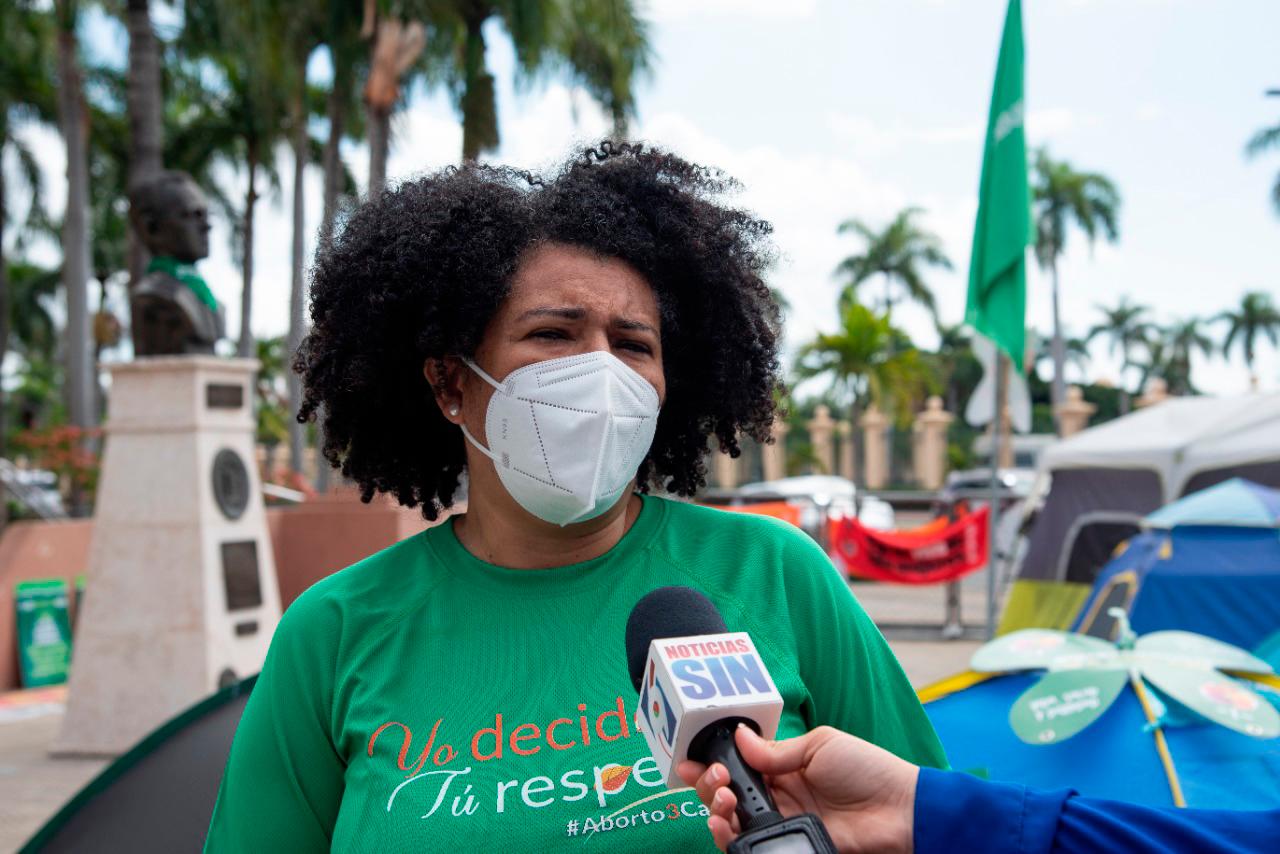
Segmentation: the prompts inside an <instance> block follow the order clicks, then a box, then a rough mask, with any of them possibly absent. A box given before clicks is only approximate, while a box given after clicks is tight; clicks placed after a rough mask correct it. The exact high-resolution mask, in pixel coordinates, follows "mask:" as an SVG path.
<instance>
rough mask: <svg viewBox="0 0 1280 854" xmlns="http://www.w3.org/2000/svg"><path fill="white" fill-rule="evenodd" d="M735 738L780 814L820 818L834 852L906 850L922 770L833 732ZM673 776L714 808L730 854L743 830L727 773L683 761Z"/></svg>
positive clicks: (716, 834) (744, 730)
mask: <svg viewBox="0 0 1280 854" xmlns="http://www.w3.org/2000/svg"><path fill="white" fill-rule="evenodd" d="M735 740H736V743H737V746H738V748H739V750H740V751H741V753H742V757H743V759H745V760H746V761H747V762H748V763H750V765H751V767H753V768H755V769H757V770H758V771H760V772H762V773H763V774H764V775H765V779H766V780H767V781H768V784H769V788H770V790H771V791H772V793H773V796H774V799H775V801H776V803H777V805H778V809H779V811H780V812H781V813H782V815H784V816H791V815H797V814H800V813H806V812H808V813H814V814H815V815H818V816H821V817H822V820H823V821H824V822H825V824H826V828H827V830H828V831H829V832H830V834H831V838H832V840H833V841H834V843H835V846H836V849H837V850H839V851H843V852H872V851H876V852H910V851H911V849H912V824H913V821H914V818H915V809H914V807H915V792H916V778H917V776H918V775H919V771H920V769H919V768H917V767H916V766H914V765H912V764H911V763H910V762H907V761H905V760H902V759H899V758H898V757H896V756H894V755H893V754H892V753H890V752H889V751H887V750H882V749H881V748H879V747H876V746H875V745H874V744H870V743H868V742H865V741H863V740H862V739H859V738H854V737H853V736H850V735H847V734H845V733H842V732H840V731H839V730H836V729H832V728H831V727H819V728H818V729H815V730H813V731H812V732H808V733H805V734H804V735H802V736H799V737H798V738H792V739H788V740H786V741H779V742H769V741H765V740H764V739H763V738H761V737H760V736H759V735H757V734H756V733H755V731H754V730H752V729H750V728H749V727H740V728H739V729H738V731H737V733H736V739H735ZM678 771H679V774H680V778H681V779H682V780H683V781H684V782H685V783H686V784H687V785H690V786H693V787H694V789H695V790H697V792H698V797H699V798H700V799H701V800H702V802H703V803H704V804H706V805H707V808H708V809H710V810H711V818H710V819H709V821H708V825H709V826H710V828H711V835H712V837H713V838H714V839H715V842H716V845H717V846H718V847H719V848H720V849H721V850H722V851H723V850H729V846H730V845H731V844H732V843H733V841H734V839H735V838H736V837H737V836H738V834H740V833H741V832H742V825H741V822H740V821H739V820H738V817H737V816H736V815H735V814H734V812H735V808H736V806H737V796H736V795H735V793H734V792H733V791H732V789H731V788H729V786H728V776H729V775H728V773H727V771H726V769H724V768H721V767H717V766H715V765H712V766H711V767H709V768H708V767H706V766H705V765H702V764H700V763H697V762H693V761H685V762H682V763H681V764H680V766H679V769H678Z"/></svg>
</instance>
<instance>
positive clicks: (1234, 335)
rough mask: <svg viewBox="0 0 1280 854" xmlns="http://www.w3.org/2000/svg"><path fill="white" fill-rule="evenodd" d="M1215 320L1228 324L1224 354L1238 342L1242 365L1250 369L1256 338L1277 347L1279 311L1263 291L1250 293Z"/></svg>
mask: <svg viewBox="0 0 1280 854" xmlns="http://www.w3.org/2000/svg"><path fill="white" fill-rule="evenodd" d="M1214 320H1215V321H1221V322H1223V323H1226V324H1227V334H1226V337H1225V338H1223V339H1222V353H1223V355H1229V354H1230V352H1231V349H1232V347H1234V346H1235V344H1236V342H1239V344H1240V349H1241V351H1243V354H1244V363H1245V365H1247V366H1248V367H1249V369H1250V370H1253V360H1254V357H1255V356H1256V355H1257V344H1258V339H1259V338H1262V337H1265V338H1266V339H1267V340H1268V341H1270V342H1271V346H1272V347H1275V346H1277V345H1280V308H1277V307H1276V304H1275V302H1274V301H1273V300H1272V298H1271V294H1269V293H1267V292H1266V291H1250V292H1249V293H1247V294H1245V295H1244V296H1243V297H1241V298H1240V305H1239V307H1238V308H1235V309H1229V310H1227V311H1224V312H1222V313H1221V314H1219V315H1217V316H1216V317H1215V318H1214Z"/></svg>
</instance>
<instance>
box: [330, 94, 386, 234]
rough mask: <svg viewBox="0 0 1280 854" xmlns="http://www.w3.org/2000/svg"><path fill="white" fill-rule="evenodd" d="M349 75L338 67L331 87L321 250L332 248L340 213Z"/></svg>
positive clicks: (371, 155)
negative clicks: (334, 228)
mask: <svg viewBox="0 0 1280 854" xmlns="http://www.w3.org/2000/svg"><path fill="white" fill-rule="evenodd" d="M349 75H350V71H349V70H348V71H347V73H346V74H343V73H342V72H341V71H338V70H336V69H335V71H334V76H333V86H332V88H331V89H330V90H329V103H328V114H329V138H328V139H327V140H325V144H324V160H323V162H322V164H321V166H322V167H323V169H324V211H323V213H322V215H321V219H320V234H319V241H318V243H319V245H318V247H317V248H318V249H319V251H321V252H323V251H324V250H325V249H327V248H329V242H330V241H331V240H332V239H333V221H334V219H335V218H336V217H337V214H338V196H339V195H341V193H340V191H339V185H340V184H341V183H342V160H341V157H340V153H341V152H340V151H339V148H338V146H339V144H340V143H341V142H342V134H343V132H344V131H345V127H346V123H347V100H348V94H349V92H350V89H349V88H348V85H349V82H348V81H347V80H345V79H344V78H345V77H348V76H349ZM383 154H384V159H383V162H382V168H383V170H384V171H383V174H382V175H381V176H380V183H381V181H383V180H385V179H386V172H385V169H386V160H385V152H384V153H383ZM373 160H374V156H373V154H372V153H370V155H369V169H370V184H372V183H373V182H372V177H373Z"/></svg>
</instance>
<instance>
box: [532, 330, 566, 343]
mask: <svg viewBox="0 0 1280 854" xmlns="http://www.w3.org/2000/svg"><path fill="white" fill-rule="evenodd" d="M531 337H533V338H546V339H548V340H550V341H563V340H565V339H566V338H568V337H569V336H568V335H566V334H564V333H563V332H561V331H560V330H559V329H539V330H538V331H537V332H534V333H533V335H532V336H531Z"/></svg>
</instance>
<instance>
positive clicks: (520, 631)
mask: <svg viewBox="0 0 1280 854" xmlns="http://www.w3.org/2000/svg"><path fill="white" fill-rule="evenodd" d="M669 584H680V585H686V586H691V587H695V588H698V589H700V590H702V591H703V592H704V593H706V595H707V596H708V597H709V598H710V599H711V600H712V601H713V602H714V603H715V604H716V607H717V608H719V610H720V613H721V614H723V615H724V618H725V622H726V623H728V626H729V629H730V630H731V631H746V632H749V633H750V634H751V637H752V639H753V640H754V641H755V643H756V645H757V647H758V648H759V650H760V654H761V655H762V657H763V659H764V663H765V665H766V666H767V667H768V669H769V673H770V675H771V676H772V677H773V679H774V682H775V683H776V685H777V688H778V690H779V691H780V692H781V694H782V696H783V698H784V701H785V706H784V710H783V713H782V722H781V725H780V727H779V737H790V736H795V735H799V734H801V733H803V732H805V731H806V730H809V729H811V728H813V727H816V726H818V725H820V724H829V725H831V726H834V727H837V728H839V729H843V730H846V731H848V732H852V733H855V734H857V735H860V736H862V737H863V738H866V739H868V740H869V741H872V742H875V743H876V744H879V745H881V746H882V747H885V748H887V749H888V750H891V751H893V752H894V753H896V754H898V755H899V756H901V757H903V758H905V759H909V760H911V761H912V762H915V763H917V764H922V765H932V766H937V767H945V763H946V760H945V757H944V755H943V752H942V747H941V745H940V744H939V743H938V739H937V736H936V735H935V734H934V731H933V728H932V726H931V725H930V724H929V721H928V719H927V718H926V717H925V714H924V711H923V710H922V709H921V707H920V703H919V702H918V701H917V700H916V696H915V694H914V692H913V691H912V690H911V686H910V685H909V684H908V682H907V679H906V677H905V676H904V675H903V672H902V669H901V668H900V667H899V666H898V662H897V661H896V660H895V659H894V657H893V653H892V652H891V651H890V650H889V647H888V645H887V644H886V643H885V641H884V638H883V637H881V635H880V633H879V632H878V631H877V630H876V628H875V626H874V625H873V624H872V622H871V621H870V619H869V618H868V617H867V615H866V614H865V613H864V612H863V610H862V608H861V607H860V606H859V605H858V603H857V602H856V601H855V600H854V598H853V595H852V594H851V593H850V592H849V588H848V586H847V585H846V584H845V582H844V580H843V579H842V578H841V577H840V576H839V575H838V573H837V572H836V571H835V569H834V568H833V567H832V566H831V563H830V562H829V561H828V560H827V557H826V555H824V554H823V552H822V550H821V549H820V548H819V547H818V546H817V545H816V544H814V543H813V541H812V540H810V539H809V538H808V537H807V536H805V535H804V534H803V533H801V532H800V531H798V530H796V529H795V528H793V527H791V526H789V525H786V524H785V523H782V522H778V521H776V520H773V519H767V518H763V517H759V516H753V515H747V514H736V513H727V512H724V511H720V510H713V509H710V508H705V507H698V506H695V505H690V504H681V503H677V502H673V501H668V500H664V499H658V498H650V497H645V498H644V504H643V508H642V510H641V512H640V514H639V516H638V517H637V518H636V520H635V522H634V524H633V525H632V527H631V529H630V530H629V531H628V532H627V533H626V535H625V536H624V537H623V538H622V540H621V541H620V542H619V543H618V544H617V545H616V546H614V548H613V549H612V550H610V551H609V552H607V553H606V554H604V555H602V556H600V557H598V558H596V559H594V560H590V561H586V562H584V563H579V564H574V565H571V566H564V567H558V568H555V569H544V570H511V569H503V568H500V567H497V566H493V565H492V564H488V563H485V562H483V561H481V560H479V559H477V558H475V557H473V556H472V555H471V554H470V553H469V552H467V551H466V549H465V548H464V547H463V546H462V545H461V544H460V543H459V542H458V539H457V537H456V536H455V534H454V532H453V525H452V523H446V524H444V525H440V526H438V527H435V528H432V529H429V530H427V531H424V532H423V533H421V534H418V535H416V536H413V537H410V538H408V539H406V540H404V541H402V542H400V543H397V544H396V545H394V546H391V547H390V548H388V549H385V550H383V551H381V552H379V553H377V554H375V555H373V556H372V557H370V558H368V559H366V560H364V561H361V562H360V563H358V564H356V565H355V566H352V567H350V568H348V569H346V570H344V571H342V572H339V573H337V574H335V575H333V576H330V577H329V578H326V579H324V580H323V581H320V582H319V583H317V584H316V585H315V586H313V587H312V588H311V589H309V590H308V591H307V592H306V593H304V594H303V595H302V596H301V597H299V598H298V600H297V601H296V602H294V603H293V605H292V606H291V607H290V608H289V609H288V611H287V612H286V613H285V615H284V617H283V619H282V620H281V621H280V625H279V628H277V629H276V633H275V637H274V639H273V640H272V643H271V651H270V652H269V653H268V655H267V661H266V664H265V665H264V666H263V669H262V676H261V678H260V679H259V680H258V683H257V686H256V687H255V688H254V691H253V694H252V696H251V697H250V699H249V703H248V705H247V707H246V708H245V712H244V717H243V718H242V720H241V722H240V727H239V729H238V730H237V732H236V738H235V743H234V745H233V746H232V748H231V756H230V759H229V760H228V763H227V770H226V775H225V776H224V778H223V780H222V788H221V791H220V792H219V795H218V804H217V807H216V808H215V810H214V813H213V820H212V824H211V826H210V831H209V838H208V842H207V844H206V851H214V852H221V851H227V852H247V851H289V852H297V851H311V850H322V849H325V848H332V849H333V850H336V851H344V852H345V851H374V852H378V854H391V852H397V851H414V852H420V851H465V850H482V849H483V850H507V851H548V850H556V851H560V850H574V849H576V848H584V849H588V850H589V849H590V848H592V847H594V848H596V849H598V850H606V851H609V852H611V854H615V852H628V851H687V850H692V851H713V850H714V847H713V846H712V843H711V837H710V834H709V833H708V832H707V828H706V818H705V816H706V811H705V809H703V808H702V806H701V805H700V804H699V803H698V801H697V798H696V797H695V795H694V793H693V792H692V791H689V790H682V791H666V790H665V786H664V785H663V782H662V778H661V776H660V775H659V773H658V771H657V767H656V764H655V763H654V761H653V759H652V758H651V757H649V753H648V749H647V747H646V744H645V740H644V736H643V735H642V734H641V733H640V732H638V731H637V730H636V727H635V724H634V712H635V707H636V701H637V698H636V694H635V691H634V690H633V689H632V687H631V682H630V679H629V678H628V675H627V668H626V655H625V652H624V644H623V635H624V631H625V627H626V622H627V617H628V615H629V614H630V612H631V608H632V607H633V606H634V605H635V603H636V601H637V600H638V599H640V597H641V596H643V595H644V594H645V593H648V592H649V591H650V590H653V589H654V588H655V587H660V586H663V585H669Z"/></svg>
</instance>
